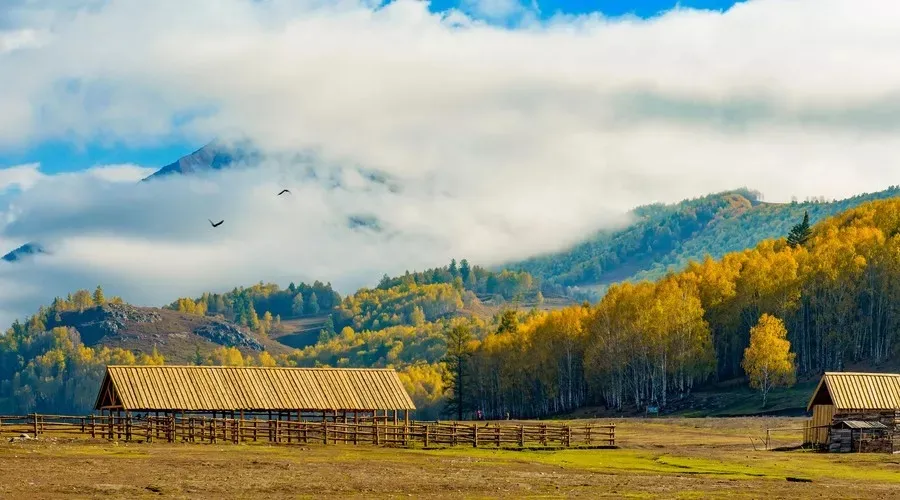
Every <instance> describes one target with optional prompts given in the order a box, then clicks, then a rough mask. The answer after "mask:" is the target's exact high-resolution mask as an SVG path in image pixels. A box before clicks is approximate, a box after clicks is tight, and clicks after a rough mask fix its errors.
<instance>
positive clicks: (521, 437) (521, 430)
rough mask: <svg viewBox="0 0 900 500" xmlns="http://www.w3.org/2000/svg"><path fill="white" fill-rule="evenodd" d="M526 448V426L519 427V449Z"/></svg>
mask: <svg viewBox="0 0 900 500" xmlns="http://www.w3.org/2000/svg"><path fill="white" fill-rule="evenodd" d="M524 447H525V426H524V425H519V448H524Z"/></svg>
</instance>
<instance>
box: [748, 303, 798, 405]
mask: <svg viewBox="0 0 900 500" xmlns="http://www.w3.org/2000/svg"><path fill="white" fill-rule="evenodd" d="M794 357H795V354H794V353H792V352H791V343H790V342H789V341H788V340H787V329H786V328H785V327H784V323H783V322H782V321H781V320H780V319H778V318H776V317H775V316H772V315H770V314H763V315H762V316H760V318H759V322H758V323H757V324H756V326H754V327H753V328H751V329H750V346H749V347H747V348H746V349H745V350H744V361H743V363H741V366H742V367H743V368H744V371H745V372H746V373H747V376H748V377H749V378H750V387H752V388H754V389H759V390H760V392H762V396H763V406H766V399H767V397H768V395H769V391H770V390H771V389H772V388H773V387H791V386H792V385H794V382H796V371H797V367H796V366H795V365H794Z"/></svg>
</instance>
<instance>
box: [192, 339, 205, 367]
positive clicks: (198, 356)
mask: <svg viewBox="0 0 900 500" xmlns="http://www.w3.org/2000/svg"><path fill="white" fill-rule="evenodd" d="M194 364H195V365H197V366H202V365H203V355H202V354H200V345H199V344H197V345H196V346H194Z"/></svg>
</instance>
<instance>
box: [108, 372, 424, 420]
mask: <svg viewBox="0 0 900 500" xmlns="http://www.w3.org/2000/svg"><path fill="white" fill-rule="evenodd" d="M101 408H120V409H123V410H129V411H229V410H257V411H269V410H271V411H297V410H309V411H319V410H367V411H372V410H415V409H416V406H415V405H414V404H413V402H412V399H410V397H409V394H407V392H406V389H404V387H403V384H402V383H401V382H400V377H398V376H397V372H395V371H394V370H392V369H371V368H370V369H362V368H266V367H250V366H241V367H234V366H109V367H107V369H106V376H105V377H104V379H103V383H102V384H101V385H100V393H99V394H98V396H97V402H96V404H95V409H98V410H99V409H101Z"/></svg>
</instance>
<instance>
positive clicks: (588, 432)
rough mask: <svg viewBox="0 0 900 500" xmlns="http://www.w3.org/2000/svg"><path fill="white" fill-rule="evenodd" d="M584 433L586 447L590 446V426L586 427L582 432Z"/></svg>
mask: <svg viewBox="0 0 900 500" xmlns="http://www.w3.org/2000/svg"><path fill="white" fill-rule="evenodd" d="M584 432H585V441H586V442H587V445H588V446H590V445H591V424H588V425H587V428H586V429H585V430H584Z"/></svg>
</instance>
